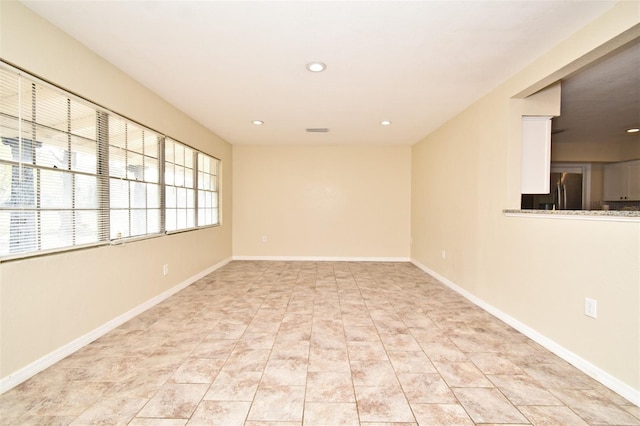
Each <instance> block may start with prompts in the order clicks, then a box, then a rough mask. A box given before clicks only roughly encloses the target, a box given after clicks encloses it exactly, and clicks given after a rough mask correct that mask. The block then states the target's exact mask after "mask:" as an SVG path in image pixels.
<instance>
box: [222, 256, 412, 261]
mask: <svg viewBox="0 0 640 426" xmlns="http://www.w3.org/2000/svg"><path fill="white" fill-rule="evenodd" d="M233 260H270V261H275V262H411V259H410V258H408V257H347V256H345V257H339V256H233Z"/></svg>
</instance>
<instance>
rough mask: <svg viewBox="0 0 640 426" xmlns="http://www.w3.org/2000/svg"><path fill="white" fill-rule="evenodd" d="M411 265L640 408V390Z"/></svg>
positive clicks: (451, 284) (428, 270)
mask: <svg viewBox="0 0 640 426" xmlns="http://www.w3.org/2000/svg"><path fill="white" fill-rule="evenodd" d="M411 263H413V264H414V265H416V266H417V267H418V268H420V269H422V270H423V271H424V272H426V273H427V274H429V275H431V276H432V277H434V278H436V279H437V280H438V281H440V282H442V283H443V284H444V285H446V286H447V287H449V288H451V289H452V290H453V291H455V292H457V293H459V294H460V295H462V296H464V297H465V298H466V299H468V300H469V301H470V302H472V303H474V304H475V305H477V306H478V307H480V308H482V309H484V310H485V311H487V312H488V313H490V314H491V315H493V316H494V317H496V318H498V319H500V320H502V321H503V322H505V323H506V324H508V325H510V326H511V327H513V328H515V329H516V330H518V331H519V332H520V333H522V334H524V335H525V336H527V337H528V338H530V339H531V340H533V341H534V342H536V343H538V344H540V345H541V346H543V347H545V348H546V349H548V350H549V351H551V352H553V353H554V354H556V355H558V356H559V357H560V358H562V359H563V360H565V361H567V362H568V363H569V364H571V365H573V366H574V367H576V368H577V369H579V370H580V371H582V372H583V373H585V374H587V375H589V376H591V377H593V378H594V379H595V380H597V381H598V382H600V383H602V384H603V385H604V386H606V387H608V388H609V389H611V390H612V391H614V392H616V393H618V394H619V395H621V396H622V397H624V398H626V399H627V400H629V401H630V402H631V403H633V404H635V405H638V406H640V390H638V389H635V388H633V387H631V386H629V385H627V384H626V383H624V382H622V381H620V380H618V379H617V378H615V377H614V376H612V375H611V374H609V373H607V372H606V371H604V370H602V369H600V368H598V367H596V366H595V365H593V364H591V363H590V362H589V361H587V360H585V359H584V358H582V357H580V356H579V355H577V354H575V353H573V352H571V351H570V350H568V349H567V348H565V347H563V346H562V345H559V344H558V343H556V342H554V341H553V340H551V339H549V338H548V337H546V336H544V335H543V334H541V333H540V332H538V331H536V330H534V329H533V328H531V327H529V326H527V325H526V324H523V323H521V322H520V321H518V320H517V319H515V318H513V317H512V316H510V315H507V314H505V313H504V312H502V311H500V310H499V309H496V308H495V307H493V306H491V305H489V304H488V303H486V302H484V301H483V300H482V299H479V298H478V297H476V296H474V295H473V294H471V293H469V292H468V291H467V290H465V289H463V288H462V287H460V286H458V285H456V284H454V283H453V282H452V281H450V280H449V279H447V278H445V277H443V276H442V275H440V274H438V273H437V272H435V271H433V270H431V269H430V268H428V267H426V266H424V265H422V264H421V263H420V262H418V261H416V260H413V259H412V260H411Z"/></svg>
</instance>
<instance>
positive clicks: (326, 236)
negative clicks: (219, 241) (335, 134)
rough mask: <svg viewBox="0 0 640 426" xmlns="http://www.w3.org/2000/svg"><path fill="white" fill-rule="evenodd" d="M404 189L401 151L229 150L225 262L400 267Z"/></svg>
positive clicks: (407, 169)
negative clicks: (329, 260) (273, 259)
mask: <svg viewBox="0 0 640 426" xmlns="http://www.w3.org/2000/svg"><path fill="white" fill-rule="evenodd" d="M410 181H411V148H410V147H409V146H401V147H389V146H367V147H362V146H357V147H355V146H320V145H314V146H302V145H295V146H293V145H291V146H249V145H234V146H233V254H234V256H296V257H375V258H384V257H390V258H404V259H408V258H409V226H410V220H409V214H410V206H409V203H410ZM263 235H264V236H267V239H268V240H267V242H262V236H263Z"/></svg>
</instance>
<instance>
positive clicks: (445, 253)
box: [442, 250, 447, 259]
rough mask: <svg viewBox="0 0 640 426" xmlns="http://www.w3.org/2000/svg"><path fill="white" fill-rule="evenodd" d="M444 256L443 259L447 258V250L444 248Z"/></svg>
mask: <svg viewBox="0 0 640 426" xmlns="http://www.w3.org/2000/svg"><path fill="white" fill-rule="evenodd" d="M442 258H443V259H446V258H447V252H446V251H445V250H442Z"/></svg>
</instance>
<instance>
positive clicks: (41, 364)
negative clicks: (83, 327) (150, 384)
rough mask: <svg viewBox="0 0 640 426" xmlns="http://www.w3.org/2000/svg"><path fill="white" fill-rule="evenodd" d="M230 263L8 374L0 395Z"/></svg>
mask: <svg viewBox="0 0 640 426" xmlns="http://www.w3.org/2000/svg"><path fill="white" fill-rule="evenodd" d="M230 261H231V258H228V259H225V260H223V261H221V262H219V263H217V264H215V265H213V266H210V267H209V268H207V269H205V270H204V271H202V272H199V273H198V274H196V275H194V276H192V277H190V278H187V279H186V280H185V281H183V282H181V283H180V284H178V285H176V286H174V287H172V288H170V289H168V290H166V291H164V292H162V293H160V294H159V295H157V296H155V297H152V298H151V299H149V300H147V301H146V302H144V303H142V304H141V305H138V306H136V307H135V308H133V309H131V310H130V311H128V312H125V313H124V314H122V315H120V316H118V317H116V318H114V319H112V320H110V321H107V322H106V323H104V324H103V325H101V326H100V327H98V328H96V329H95V330H92V331H90V332H89V333H87V334H85V335H83V336H80V337H78V338H77V339H75V340H73V341H71V342H69V343H67V344H66V345H64V346H62V347H60V348H58V349H56V350H54V351H53V352H50V353H49V354H47V355H45V356H43V357H42V358H40V359H37V360H36V361H34V362H32V363H31V364H29V365H27V366H26V367H23V368H21V369H20V370H18V371H16V372H14V373H12V374H9V375H8V376H6V377H3V378H2V379H0V394H3V393H4V392H6V391H8V390H10V389H12V388H14V387H15V386H17V385H19V384H20V383H22V382H24V381H25V380H27V379H29V378H31V377H33V376H35V375H36V374H38V373H39V372H41V371H42V370H44V369H46V368H48V367H51V366H52V365H53V364H55V363H56V362H58V361H60V360H61V359H63V358H65V357H66V356H69V355H71V354H72V353H74V352H75V351H77V350H78V349H81V348H82V347H84V346H86V345H88V344H89V343H91V342H93V341H94V340H96V339H98V338H99V337H102V336H104V335H105V334H107V333H108V332H110V331H111V330H113V329H115V328H117V327H119V326H121V325H122V324H124V323H125V322H127V321H129V320H130V319H132V318H133V317H135V316H137V315H140V314H141V313H143V312H144V311H146V310H148V309H150V308H152V307H154V306H155V305H157V304H158V303H160V302H163V301H164V300H166V299H168V298H169V297H171V296H173V295H174V294H176V293H177V292H179V291H180V290H183V289H185V288H187V287H188V286H190V285H191V284H193V283H194V282H196V281H198V280H199V279H201V278H204V277H205V276H207V275H209V274H210V273H211V272H213V271H215V270H216V269H219V268H222V267H223V266H224V265H226V264H227V263H229V262H230Z"/></svg>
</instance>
